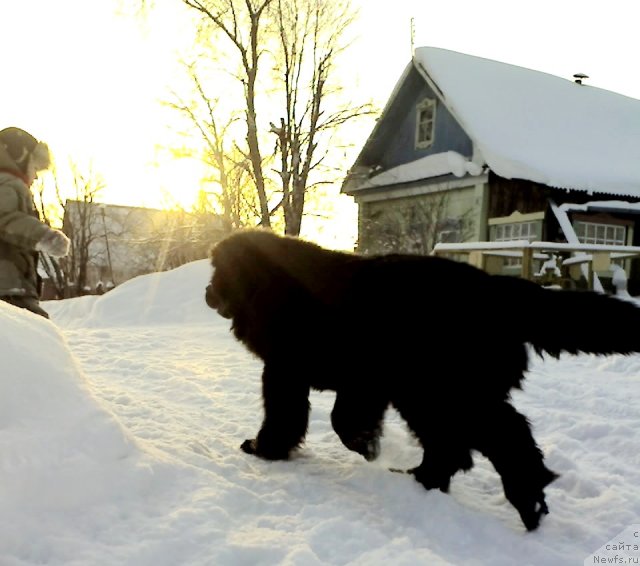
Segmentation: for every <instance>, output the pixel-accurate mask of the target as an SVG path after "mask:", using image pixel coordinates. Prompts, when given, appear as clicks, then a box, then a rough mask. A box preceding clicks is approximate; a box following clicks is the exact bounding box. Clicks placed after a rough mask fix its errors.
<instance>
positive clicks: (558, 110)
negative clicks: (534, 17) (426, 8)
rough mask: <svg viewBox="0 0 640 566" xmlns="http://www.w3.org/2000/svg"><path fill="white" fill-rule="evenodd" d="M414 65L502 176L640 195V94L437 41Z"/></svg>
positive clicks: (421, 50) (423, 50) (417, 54)
mask: <svg viewBox="0 0 640 566" xmlns="http://www.w3.org/2000/svg"><path fill="white" fill-rule="evenodd" d="M413 63H414V65H415V66H416V68H417V69H418V71H420V72H421V73H422V74H423V76H425V79H426V80H427V81H431V82H432V83H435V86H436V91H439V92H440V94H441V96H442V99H443V102H444V103H445V104H446V106H447V107H448V108H449V110H450V111H451V112H452V114H453V115H454V116H455V117H456V119H457V120H458V121H459V122H460V125H461V126H462V127H463V128H464V129H465V131H466V132H467V134H468V135H469V137H471V139H472V140H473V142H474V144H475V149H476V152H478V151H479V153H480V155H481V159H483V160H484V162H485V163H486V164H487V165H489V167H490V168H491V169H492V170H493V171H494V172H495V173H497V174H498V175H500V176H502V177H506V178H520V179H528V180H531V181H536V182H539V183H543V184H545V185H549V186H552V187H559V188H570V189H579V190H584V191H589V192H601V193H608V194H616V195H634V196H640V100H636V99H634V98H629V97H626V96H623V95H621V94H617V93H614V92H611V91H607V90H603V89H600V88H595V87H593V86H589V85H587V84H577V83H575V82H574V81H572V80H568V79H563V78H560V77H556V76H553V75H549V74H546V73H542V72H539V71H533V70H531V69H525V68H523V67H518V66H515V65H509V64H506V63H501V62H498V61H492V60H489V59H483V58H481V57H475V56H471V55H465V54H463V53H457V52H454V51H448V50H445V49H439V48H434V47H420V48H418V49H416V51H415V57H414V61H413ZM474 161H476V162H477V157H476V159H474Z"/></svg>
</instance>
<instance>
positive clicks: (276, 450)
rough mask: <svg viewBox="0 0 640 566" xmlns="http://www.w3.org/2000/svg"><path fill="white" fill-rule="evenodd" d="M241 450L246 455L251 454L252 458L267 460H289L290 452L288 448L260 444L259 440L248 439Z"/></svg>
mask: <svg viewBox="0 0 640 566" xmlns="http://www.w3.org/2000/svg"><path fill="white" fill-rule="evenodd" d="M240 450H242V451H243V452H245V453H246V454H251V455H252V456H257V457H258V458H263V459H265V460H288V459H289V452H290V450H289V449H288V448H282V447H280V446H272V445H270V444H267V443H265V442H258V439H257V438H247V440H245V441H244V442H243V443H242V444H241V445H240Z"/></svg>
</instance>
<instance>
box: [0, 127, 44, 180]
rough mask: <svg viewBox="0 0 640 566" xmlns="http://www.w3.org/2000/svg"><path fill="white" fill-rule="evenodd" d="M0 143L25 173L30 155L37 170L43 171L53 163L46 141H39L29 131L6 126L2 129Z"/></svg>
mask: <svg viewBox="0 0 640 566" xmlns="http://www.w3.org/2000/svg"><path fill="white" fill-rule="evenodd" d="M0 145H1V146H3V147H4V148H5V150H6V151H7V153H8V154H9V156H10V157H11V158H12V159H13V160H14V161H15V163H16V165H17V166H18V167H19V168H20V170H21V171H22V172H23V173H26V172H27V165H28V164H29V157H31V158H32V162H31V164H32V167H33V169H34V170H35V171H43V170H45V169H48V168H49V165H51V155H50V154H49V147H48V146H47V144H46V143H44V142H41V141H38V140H37V139H36V138H34V137H33V136H32V135H31V134H30V133H29V132H25V131H24V130H21V129H20V128H14V127H10V128H5V129H4V130H0Z"/></svg>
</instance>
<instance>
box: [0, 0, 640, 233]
mask: <svg viewBox="0 0 640 566" xmlns="http://www.w3.org/2000/svg"><path fill="white" fill-rule="evenodd" d="M121 4H122V3H121V2H119V1H118V0H92V1H91V2H86V1H85V0H57V1H56V2H51V1H50V0H25V1H22V2H10V1H9V0H1V1H0V21H2V23H3V33H2V34H1V35H0V53H2V54H3V58H2V60H3V76H4V77H5V79H4V80H3V81H2V87H1V88H2V105H1V107H0V126H2V127H4V126H5V125H7V126H8V125H17V126H20V127H23V128H25V129H27V130H29V131H31V132H32V133H33V134H34V135H36V136H37V137H39V138H41V139H44V140H45V141H48V142H49V143H50V145H51V147H52V150H53V151H54V154H55V156H56V157H57V159H59V160H60V161H66V160H67V159H68V158H69V157H73V158H74V159H75V160H78V161H80V162H88V161H89V160H91V161H92V163H93V167H94V169H95V170H96V171H99V172H100V173H101V174H103V176H104V177H105V180H106V181H107V184H108V189H107V190H106V191H105V193H104V200H106V201H109V202H114V203H117V204H135V205H148V206H162V205H163V204H165V203H167V201H174V202H178V203H181V204H183V205H184V204H185V203H188V202H193V200H194V197H195V194H196V192H197V184H198V177H199V173H200V171H199V170H198V167H197V166H195V165H194V163H193V162H188V161H184V160H183V161H181V162H176V161H173V160H171V159H169V158H168V157H167V155H166V152H165V151H163V150H162V149H161V148H162V147H166V146H167V145H171V143H172V142H173V141H174V140H175V137H174V136H173V134H171V133H170V130H169V129H168V128H167V126H166V123H167V118H166V116H167V114H166V112H167V110H166V108H164V109H163V108H161V106H160V104H159V101H160V100H167V98H169V95H168V91H169V90H170V89H171V88H172V87H175V85H176V84H178V83H179V82H180V80H181V79H180V78H179V76H180V75H179V66H178V65H177V63H176V60H177V54H179V53H181V52H182V50H183V49H184V48H185V46H188V45H189V44H190V42H191V29H192V27H191V24H190V21H189V20H188V18H189V17H190V16H189V15H187V12H188V11H185V9H184V7H183V5H182V3H181V2H180V0H156V2H155V4H156V10H155V11H153V12H151V15H150V16H149V17H148V19H147V21H146V24H145V23H142V24H141V21H140V20H139V19H134V18H132V17H131V15H130V14H129V15H128V17H119V16H116V15H115V14H114V8H116V7H118V5H121ZM128 5H129V6H130V5H131V3H128ZM354 5H356V6H358V5H359V6H360V9H361V15H360V18H359V20H358V23H357V27H355V28H354V29H353V33H354V36H355V40H354V43H353V45H352V47H351V49H350V50H349V51H348V52H347V53H348V58H347V59H345V62H344V69H345V71H343V73H344V76H345V79H344V82H345V87H346V88H352V89H353V90H354V92H357V93H358V94H362V95H363V97H365V98H366V99H369V98H371V99H373V100H374V101H375V102H376V103H377V105H378V106H379V107H382V106H383V105H384V103H385V101H386V100H387V97H388V96H389V94H390V92H391V90H392V89H393V86H394V84H395V82H396V81H397V79H398V78H399V77H400V75H401V73H402V71H403V69H404V67H405V66H406V64H407V63H408V62H409V60H410V54H411V45H412V43H411V24H410V22H411V18H413V27H414V45H415V46H422V45H429V46H434V47H441V48H445V49H451V50H454V51H461V52H464V53H469V54H472V55H477V56H481V57H487V58H492V59H496V60H500V61H504V62H507V63H512V64H516V65H522V66H525V67H529V68H533V69H537V70H542V71H545V72H548V73H551V74H556V75H558V76H562V77H567V78H571V76H572V75H573V74H574V73H576V72H583V73H586V74H587V75H589V76H590V78H589V79H588V80H587V82H588V83H589V84H592V85H594V86H598V87H601V88H606V89H610V90H614V91H616V92H620V93H622V94H625V95H627V96H631V97H634V98H640V75H638V73H637V72H636V67H637V61H636V56H637V53H638V52H640V49H639V47H640V46H639V42H640V40H639V39H638V33H637V29H636V25H637V21H638V20H639V18H638V16H640V5H639V4H638V3H637V2H636V1H635V0H611V1H610V2H607V4H606V7H605V6H604V5H603V4H602V3H601V2H596V1H593V0H562V1H557V0H555V1H553V0H539V1H536V2H513V1H510V0H485V1H483V2H477V1H476V0H451V1H448V2H425V1H424V0H397V1H395V2H393V4H392V6H393V7H392V8H390V4H389V2H387V1H386V0H354ZM370 128H371V124H370V123H369V124H366V123H363V125H362V126H361V127H359V128H355V129H353V131H352V132H351V133H350V134H349V140H350V141H351V142H352V143H353V145H354V149H353V150H352V151H354V157H355V155H356V153H355V152H357V150H358V149H359V147H361V145H362V143H363V142H364V140H365V139H366V136H367V135H368V133H369V131H370ZM159 148H160V149H159ZM336 192H337V188H336ZM347 201H348V202H351V201H350V198H349V197H343V199H342V202H343V203H345V211H346V213H345V214H346V215H345V216H344V217H342V216H339V217H337V218H336V219H335V220H334V221H333V222H332V221H330V222H329V224H328V227H327V228H326V229H327V231H328V232H331V231H332V230H335V231H336V232H340V231H341V230H342V229H343V228H344V225H345V223H349V222H350V223H352V230H351V231H350V232H351V234H352V233H353V229H355V217H354V216H353V211H354V208H353V206H348V205H347V204H346V203H347Z"/></svg>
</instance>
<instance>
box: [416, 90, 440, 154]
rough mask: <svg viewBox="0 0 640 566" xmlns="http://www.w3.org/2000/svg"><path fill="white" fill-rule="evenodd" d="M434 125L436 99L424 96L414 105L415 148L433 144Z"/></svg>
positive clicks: (424, 147) (423, 147)
mask: <svg viewBox="0 0 640 566" xmlns="http://www.w3.org/2000/svg"><path fill="white" fill-rule="evenodd" d="M435 125H436V99H435V98H424V99H422V101H420V102H419V103H418V104H417V106H416V149H426V148H428V147H430V146H431V145H432V144H433V138H434V131H435Z"/></svg>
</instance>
